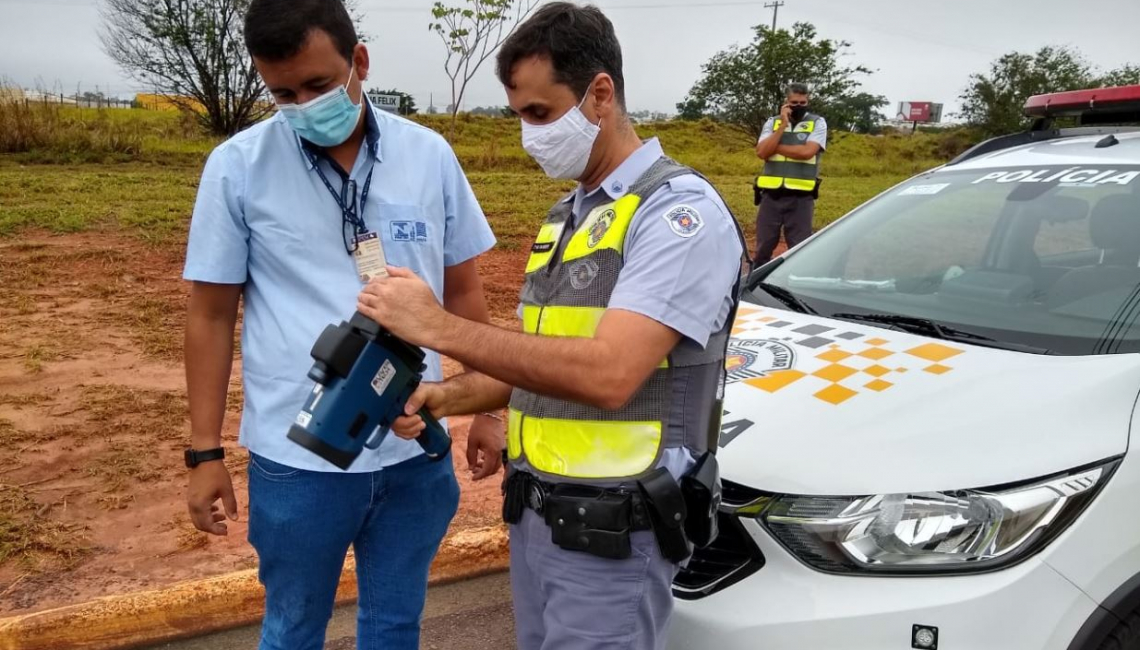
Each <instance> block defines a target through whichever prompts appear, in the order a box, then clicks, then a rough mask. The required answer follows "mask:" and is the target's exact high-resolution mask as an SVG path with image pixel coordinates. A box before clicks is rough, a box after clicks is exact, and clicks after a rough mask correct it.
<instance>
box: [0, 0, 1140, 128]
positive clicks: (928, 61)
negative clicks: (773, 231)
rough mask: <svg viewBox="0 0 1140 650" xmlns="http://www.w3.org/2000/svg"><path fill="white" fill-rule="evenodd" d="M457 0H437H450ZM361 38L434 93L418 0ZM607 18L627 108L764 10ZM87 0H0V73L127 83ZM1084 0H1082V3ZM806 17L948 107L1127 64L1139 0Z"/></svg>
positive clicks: (439, 73)
mask: <svg viewBox="0 0 1140 650" xmlns="http://www.w3.org/2000/svg"><path fill="white" fill-rule="evenodd" d="M458 1H460V0H449V1H448V4H453V3H455V2H458ZM359 4H360V9H361V10H362V12H363V13H364V29H365V31H366V32H367V33H368V34H369V36H370V38H371V42H370V43H369V49H370V51H371V54H372V62H373V68H372V78H371V79H370V81H369V84H368V85H369V86H370V87H371V86H381V87H384V88H388V87H396V88H399V89H401V90H404V91H406V92H410V93H412V94H413V95H414V96H415V98H416V102H417V104H419V105H420V106H421V107H424V106H426V105H427V104H428V101H429V98H430V97H431V96H432V95H433V94H434V101H435V104H436V105H437V106H440V107H443V106H445V105H446V104H447V103H448V101H449V100H448V80H447V78H446V77H445V76H444V74H443V70H442V64H443V59H444V56H445V53H444V49H443V46H442V44H441V43H440V42H439V40H438V37H436V36H435V35H434V34H431V33H429V32H428V29H427V23H428V21H429V18H430V7H431V4H432V3H431V1H430V0H360V3H359ZM594 4H596V5H598V6H599V7H601V8H602V9H603V10H604V11H605V12H606V14H607V15H608V16H609V17H610V19H611V20H613V22H614V25H615V27H616V29H617V33H618V37H619V38H620V39H621V42H622V48H623V50H624V53H625V76H626V84H627V94H628V99H629V104H630V108H631V109H632V110H640V109H648V110H657V111H668V112H673V111H674V105H675V104H676V103H677V102H678V101H680V100H681V99H682V98H683V97H684V95H685V93H686V92H687V91H688V89H689V88H690V87H691V86H692V84H693V82H694V81H695V80H696V79H697V77H698V75H699V73H700V68H701V65H702V64H703V63H704V62H706V61H707V60H708V59H709V57H711V56H712V55H713V54H715V53H716V52H718V51H720V50H722V49H724V48H726V47H728V46H730V45H732V44H734V43H745V42H747V41H748V40H750V37H751V35H752V32H751V27H752V26H754V25H756V24H758V23H765V24H768V23H770V22H771V20H772V13H771V10H770V9H765V8H764V7H763V5H764V4H765V0H751V1H745V0H688V1H686V0H595V2H594ZM98 5H99V2H98V0H0V79H4V78H6V79H8V80H9V81H14V82H15V83H16V84H18V85H22V86H25V87H35V86H44V87H47V88H48V89H53V88H54V89H55V90H56V91H57V92H58V91H59V90H60V88H62V89H63V91H64V92H67V93H69V94H70V93H72V92H74V90H75V89H76V86H77V84H79V85H81V87H82V89H83V90H85V91H86V90H95V87H96V86H97V85H98V87H99V89H100V90H103V91H106V90H107V89H109V90H110V93H111V94H113V95H118V96H129V95H132V94H133V93H134V92H135V91H136V90H137V89H138V87H137V85H136V84H134V83H133V82H132V81H131V80H130V79H129V78H128V77H126V76H125V75H124V74H122V73H121V71H119V70H118V69H117V68H116V67H115V65H114V64H113V63H112V62H111V61H110V60H109V59H108V58H107V57H106V56H105V55H104V54H103V53H102V51H101V50H100V47H99V40H98V36H97V33H96V29H97V26H98V24H99V11H98ZM1086 7H1087V9H1085V8H1086ZM804 20H806V21H810V22H812V23H814V24H815V25H816V26H817V27H818V29H819V32H820V34H821V35H822V36H824V37H828V38H836V39H844V40H847V41H850V42H851V43H852V44H853V47H852V48H851V50H850V52H851V56H850V61H851V62H852V63H858V64H862V65H865V66H867V67H869V68H872V69H874V70H875V71H876V72H875V74H874V75H872V76H871V77H869V78H868V79H867V80H866V82H865V89H866V90H867V91H869V92H872V93H875V94H881V95H884V96H886V97H887V99H889V100H890V102H891V111H892V112H893V110H894V106H895V104H896V103H897V102H898V101H904V100H909V101H934V102H943V103H945V104H946V111H947V112H949V111H953V110H955V109H956V108H957V97H958V94H959V93H960V92H961V90H962V88H963V87H964V86H965V84H966V80H967V77H968V76H969V74H970V73H972V72H976V71H982V70H985V69H987V68H988V65H989V63H990V62H991V61H992V60H993V59H995V58H996V57H998V56H1000V55H1001V54H1003V53H1005V52H1009V51H1014V50H1018V51H1032V50H1036V49H1037V48H1039V47H1041V46H1043V45H1071V46H1075V47H1077V48H1079V49H1080V50H1081V51H1082V52H1083V53H1084V54H1085V56H1086V57H1087V58H1088V59H1089V60H1090V61H1091V62H1092V63H1094V64H1095V65H1097V66H1099V67H1101V68H1114V67H1118V66H1120V65H1122V64H1124V63H1127V62H1132V63H1140V40H1138V39H1137V37H1136V35H1135V28H1136V26H1137V25H1140V0H1098V1H1097V2H1095V3H1087V4H1081V3H1077V2H1073V1H1072V0H986V1H981V0H957V1H951V2H941V3H934V2H923V1H921V0H909V1H904V0H786V4H785V5H784V6H783V7H781V8H780V11H779V23H780V25H782V26H788V25H790V24H791V23H793V22H796V21H804ZM504 103H506V102H505V98H504V95H503V92H502V88H501V87H500V86H499V85H498V84H497V82H496V81H495V78H494V72H493V69H492V66H491V65H485V67H484V68H483V69H481V70H480V72H479V75H478V76H477V77H476V79H475V80H474V81H473V82H472V85H471V87H470V88H469V91H468V96H467V98H466V100H465V101H464V106H465V107H466V108H473V107H475V106H480V105H502V104H504Z"/></svg>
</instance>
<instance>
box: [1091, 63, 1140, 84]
mask: <svg viewBox="0 0 1140 650" xmlns="http://www.w3.org/2000/svg"><path fill="white" fill-rule="evenodd" d="M1098 85H1100V86H1103V87H1105V88H1111V87H1113V86H1136V85H1140V65H1132V64H1126V65H1124V66H1121V67H1120V68H1117V69H1116V70H1112V71H1110V72H1108V73H1107V74H1105V75H1104V76H1103V77H1101V78H1100V83H1099V84H1098Z"/></svg>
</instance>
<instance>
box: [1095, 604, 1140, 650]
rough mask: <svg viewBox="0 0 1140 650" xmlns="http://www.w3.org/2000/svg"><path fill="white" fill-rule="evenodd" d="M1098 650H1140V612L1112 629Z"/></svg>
mask: <svg viewBox="0 0 1140 650" xmlns="http://www.w3.org/2000/svg"><path fill="white" fill-rule="evenodd" d="M1096 650H1140V610H1136V611H1134V612H1132V613H1131V614H1129V615H1128V618H1126V619H1124V620H1123V621H1121V622H1120V623H1119V624H1118V625H1117V626H1116V627H1114V628H1112V630H1111V631H1110V632H1109V633H1108V636H1106V637H1105V638H1104V640H1103V641H1101V643H1100V645H1098V646H1096Z"/></svg>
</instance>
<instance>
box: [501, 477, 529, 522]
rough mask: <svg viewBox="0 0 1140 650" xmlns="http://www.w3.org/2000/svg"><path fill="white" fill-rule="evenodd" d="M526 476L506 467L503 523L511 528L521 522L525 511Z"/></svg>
mask: <svg viewBox="0 0 1140 650" xmlns="http://www.w3.org/2000/svg"><path fill="white" fill-rule="evenodd" d="M527 484H528V481H527V474H526V473H524V472H519V471H516V470H515V469H514V468H513V467H511V466H510V464H507V466H506V475H505V478H504V479H503V521H505V522H506V523H508V524H511V525H512V526H513V525H515V524H517V523H519V522H520V521H522V516H523V510H525V509H526V491H527V487H528V485H527Z"/></svg>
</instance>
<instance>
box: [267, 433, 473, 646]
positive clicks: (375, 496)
mask: <svg viewBox="0 0 1140 650" xmlns="http://www.w3.org/2000/svg"><path fill="white" fill-rule="evenodd" d="M458 505H459V484H458V483H456V480H455V470H454V468H453V467H452V463H451V459H450V458H447V459H444V460H443V461H441V462H432V461H430V460H428V459H427V457H426V456H418V457H416V458H413V459H411V460H408V461H405V462H403V463H400V464H398V465H394V466H392V467H387V468H385V469H383V470H380V471H378V472H370V473H358V474H349V473H333V472H311V471H306V470H299V469H293V468H292V467H288V466H286V465H282V464H280V463H275V462H273V461H271V460H269V459H267V458H263V457H261V456H257V455H252V454H251V457H250V463H249V510H250V515H249V541H250V543H251V544H253V547H254V549H255V550H256V551H257V556H258V559H259V561H260V565H259V568H258V578H259V579H260V580H261V583H262V584H263V585H265V591H266V593H265V620H264V622H263V624H262V629H261V644H260V646H259V648H260V650H321V649H322V648H323V647H324V641H325V631H326V629H327V628H328V623H329V619H330V618H331V617H332V611H333V601H334V599H335V596H336V588H337V582H338V581H339V579H340V574H341V570H342V569H343V568H344V559H345V554H346V553H347V552H348V547H349V545H352V547H353V548H354V549H355V551H356V579H357V584H358V587H359V594H360V596H359V601H358V606H359V609H358V614H357V648H359V649H361V650H374V649H375V650H379V649H380V648H383V649H384V650H403V649H407V650H415V649H416V648H418V647H419V637H420V615H421V614H422V612H423V607H424V599H425V598H426V596H427V578H428V568H429V566H430V565H431V561H432V559H433V558H434V557H435V554H436V551H437V550H439V544H440V542H441V541H442V540H443V535H444V533H446V532H447V526H448V524H449V523H450V522H451V519H452V517H454V516H455V511H456V509H457V508H458Z"/></svg>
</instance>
